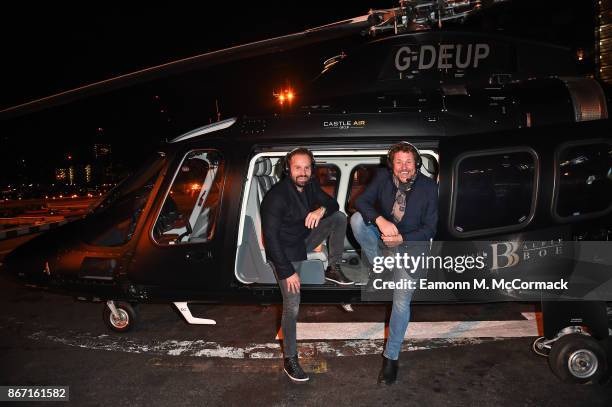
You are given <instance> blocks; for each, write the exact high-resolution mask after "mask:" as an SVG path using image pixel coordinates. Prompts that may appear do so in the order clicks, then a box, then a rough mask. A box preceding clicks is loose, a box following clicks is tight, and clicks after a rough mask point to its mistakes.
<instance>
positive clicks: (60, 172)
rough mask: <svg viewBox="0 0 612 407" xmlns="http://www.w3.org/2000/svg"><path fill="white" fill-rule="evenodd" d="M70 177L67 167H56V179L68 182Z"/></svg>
mask: <svg viewBox="0 0 612 407" xmlns="http://www.w3.org/2000/svg"><path fill="white" fill-rule="evenodd" d="M67 178H68V170H67V169H66V168H56V169H55V180H56V181H59V182H62V183H63V182H66V179H67Z"/></svg>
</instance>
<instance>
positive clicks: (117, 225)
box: [81, 160, 163, 247]
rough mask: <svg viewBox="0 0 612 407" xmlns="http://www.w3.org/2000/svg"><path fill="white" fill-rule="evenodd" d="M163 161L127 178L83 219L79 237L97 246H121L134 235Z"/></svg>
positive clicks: (158, 161)
mask: <svg viewBox="0 0 612 407" xmlns="http://www.w3.org/2000/svg"><path fill="white" fill-rule="evenodd" d="M161 163H163V160H157V161H155V163H154V164H153V165H150V166H145V170H144V171H141V172H138V173H136V174H134V175H133V176H132V177H130V178H128V179H126V180H125V181H124V182H123V183H121V184H120V185H119V186H118V187H116V188H115V189H114V190H113V191H111V192H110V193H109V195H108V196H107V197H106V198H105V199H104V200H103V201H102V203H101V204H100V205H98V206H97V207H96V208H95V209H94V210H93V211H92V213H91V214H89V215H88V216H87V217H86V218H85V226H84V227H83V228H82V232H81V233H82V238H83V241H85V242H86V243H88V244H92V245H96V246H105V247H113V246H121V245H124V244H126V243H127V242H128V241H129V240H130V239H131V238H132V236H133V235H134V231H135V229H136V224H137V223H138V219H139V218H140V215H141V214H142V212H143V210H144V207H145V204H146V202H147V200H148V198H149V195H150V193H151V190H152V189H153V186H154V185H155V181H156V179H157V177H158V175H159V172H160V166H161Z"/></svg>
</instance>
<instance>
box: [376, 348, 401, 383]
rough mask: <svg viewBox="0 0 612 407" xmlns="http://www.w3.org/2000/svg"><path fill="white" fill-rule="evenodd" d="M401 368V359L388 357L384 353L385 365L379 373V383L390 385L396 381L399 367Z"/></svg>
mask: <svg viewBox="0 0 612 407" xmlns="http://www.w3.org/2000/svg"><path fill="white" fill-rule="evenodd" d="M398 368H399V361H397V360H393V359H388V358H387V357H386V356H385V355H383V365H382V369H380V373H379V374H378V383H383V382H384V383H385V384H386V385H390V384H393V383H395V380H396V379H397V369H398Z"/></svg>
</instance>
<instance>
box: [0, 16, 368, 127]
mask: <svg viewBox="0 0 612 407" xmlns="http://www.w3.org/2000/svg"><path fill="white" fill-rule="evenodd" d="M372 16H373V14H372V13H370V14H367V15H364V16H359V17H355V18H351V19H347V20H342V21H338V22H335V23H331V24H327V25H323V26H320V27H316V28H312V29H308V30H305V31H302V32H298V33H293V34H288V35H283V36H279V37H275V38H270V39H265V40H261V41H255V42H251V43H248V44H243V45H237V46H234V47H229V48H225V49H221V50H217V51H212V52H208V53H204V54H200V55H195V56H192V57H188V58H184V59H180V60H177V61H172V62H168V63H165V64H161V65H157V66H153V67H150V68H145V69H141V70H138V71H135V72H131V73H128V74H124V75H119V76H116V77H113V78H109V79H105V80H102V81H99V82H94V83H91V84H88V85H84V86H80V87H78V88H74V89H70V90H67V91H64V92H60V93H57V94H54V95H51V96H46V97H43V98H40V99H36V100H33V101H30V102H26V103H23V104H19V105H16V106H12V107H8V108H5V109H3V110H0V119H9V118H11V117H17V116H21V115H24V114H28V113H34V112H37V111H40V110H43V109H47V108H50V107H55V106H61V105H64V104H67V103H70V102H73V101H75V100H78V99H81V98H85V97H89V96H94V95H98V94H102V93H106V92H111V91H113V90H117V89H121V88H125V87H128V86H132V85H136V84H139V83H143V82H148V81H151V80H155V79H161V78H164V77H167V76H171V75H176V74H180V73H185V72H189V71H193V70H197V69H203V68H208V67H212V66H215V65H219V64H224V63H228V62H233V61H237V60H240V59H247V58H252V57H258V56H263V55H267V54H273V53H277V52H283V51H289V50H292V49H296V48H299V47H303V46H306V45H310V44H313V43H317V42H321V41H328V40H333V39H337V38H341V37H347V36H350V35H352V34H355V33H359V32H363V31H364V30H367V29H369V27H370V26H371V25H372V24H376V22H377V21H376V19H375V18H373V17H372Z"/></svg>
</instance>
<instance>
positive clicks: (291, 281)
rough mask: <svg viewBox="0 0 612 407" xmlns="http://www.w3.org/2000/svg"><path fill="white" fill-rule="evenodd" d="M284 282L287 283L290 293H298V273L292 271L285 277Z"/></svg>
mask: <svg viewBox="0 0 612 407" xmlns="http://www.w3.org/2000/svg"><path fill="white" fill-rule="evenodd" d="M285 284H287V290H288V291H289V292H290V293H296V294H298V293H299V292H300V276H299V275H298V273H293V274H292V275H290V276H289V277H287V278H286V279H285Z"/></svg>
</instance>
